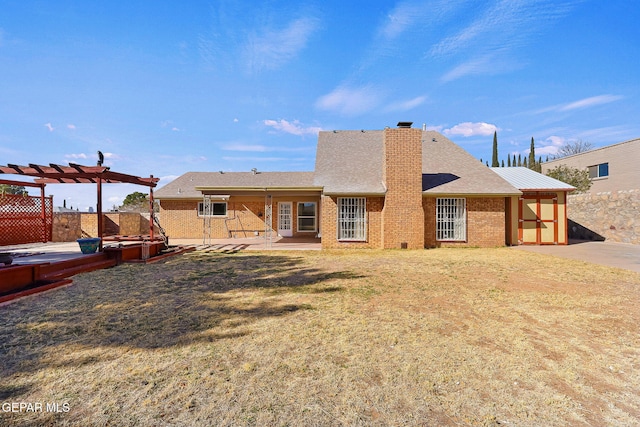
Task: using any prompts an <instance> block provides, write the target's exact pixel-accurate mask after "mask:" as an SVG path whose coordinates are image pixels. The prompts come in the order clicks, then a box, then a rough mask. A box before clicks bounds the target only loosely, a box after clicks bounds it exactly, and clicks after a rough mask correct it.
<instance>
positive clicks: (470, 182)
mask: <svg viewBox="0 0 640 427" xmlns="http://www.w3.org/2000/svg"><path fill="white" fill-rule="evenodd" d="M422 173H423V175H422V190H423V192H424V193H425V194H438V195H446V194H452V195H475V194H478V195H495V196H497V195H504V196H507V195H518V194H521V192H520V191H519V190H518V189H517V188H515V187H514V186H512V185H511V184H509V183H508V182H507V181H505V180H504V179H502V178H500V177H499V176H497V175H496V174H494V173H493V172H491V169H489V168H488V167H487V166H485V165H483V164H482V163H480V160H478V159H476V158H475V157H473V156H472V155H471V154H469V153H468V152H467V151H466V150H465V149H464V148H462V147H460V146H459V145H457V144H455V143H454V142H453V141H451V140H450V139H448V138H447V137H445V136H444V135H442V134H441V133H438V132H435V131H424V132H422Z"/></svg>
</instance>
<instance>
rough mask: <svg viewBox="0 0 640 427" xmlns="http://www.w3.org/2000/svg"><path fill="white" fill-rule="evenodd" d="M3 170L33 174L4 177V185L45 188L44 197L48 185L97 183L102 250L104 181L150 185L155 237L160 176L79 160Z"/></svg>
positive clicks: (4, 169) (0, 170) (2, 168)
mask: <svg viewBox="0 0 640 427" xmlns="http://www.w3.org/2000/svg"><path fill="white" fill-rule="evenodd" d="M0 173H3V174H13V175H21V176H29V177H33V178H35V179H34V182H33V183H28V182H21V181H9V180H0V184H7V185H21V186H30V187H33V186H37V187H40V188H41V191H42V197H44V186H45V185H46V184H96V185H97V199H98V200H97V202H98V203H97V209H96V210H97V212H96V213H97V214H98V237H100V250H102V237H103V218H102V184H103V183H106V184H124V183H126V184H135V185H142V186H145V187H149V212H150V213H151V215H150V218H149V235H150V238H151V240H153V239H154V232H153V188H154V187H155V186H156V185H158V181H159V180H160V178H154V177H153V175H151V176H149V178H142V177H138V176H134V175H127V174H124V173H119V172H113V171H111V170H110V168H109V167H107V166H101V165H98V166H83V165H78V164H75V163H69V165H68V166H62V165H56V164H49V165H48V166H45V165H35V164H29V165H28V166H19V165H13V164H7V165H6V166H1V165H0Z"/></svg>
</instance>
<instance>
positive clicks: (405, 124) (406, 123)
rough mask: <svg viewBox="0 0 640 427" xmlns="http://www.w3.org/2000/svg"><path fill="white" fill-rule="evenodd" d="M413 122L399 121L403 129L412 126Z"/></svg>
mask: <svg viewBox="0 0 640 427" xmlns="http://www.w3.org/2000/svg"><path fill="white" fill-rule="evenodd" d="M412 124H413V122H398V127H399V128H402V129H407V128H410V127H411V125H412Z"/></svg>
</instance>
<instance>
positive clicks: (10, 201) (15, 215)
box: [0, 194, 53, 245]
mask: <svg viewBox="0 0 640 427" xmlns="http://www.w3.org/2000/svg"><path fill="white" fill-rule="evenodd" d="M42 201H43V199H42V198H41V197H38V196H21V195H15V194H0V245H18V244H23V243H36V242H48V241H50V240H51V231H52V226H53V197H45V198H44V208H43V206H42Z"/></svg>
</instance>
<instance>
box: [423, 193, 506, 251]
mask: <svg viewBox="0 0 640 427" xmlns="http://www.w3.org/2000/svg"><path fill="white" fill-rule="evenodd" d="M466 205H467V241H466V242H438V241H436V198H435V197H426V198H424V199H423V207H424V212H425V227H424V242H425V246H426V247H428V248H435V247H466V246H471V247H495V246H504V245H505V241H506V239H505V232H506V230H505V199H504V197H467V198H466Z"/></svg>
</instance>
